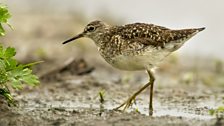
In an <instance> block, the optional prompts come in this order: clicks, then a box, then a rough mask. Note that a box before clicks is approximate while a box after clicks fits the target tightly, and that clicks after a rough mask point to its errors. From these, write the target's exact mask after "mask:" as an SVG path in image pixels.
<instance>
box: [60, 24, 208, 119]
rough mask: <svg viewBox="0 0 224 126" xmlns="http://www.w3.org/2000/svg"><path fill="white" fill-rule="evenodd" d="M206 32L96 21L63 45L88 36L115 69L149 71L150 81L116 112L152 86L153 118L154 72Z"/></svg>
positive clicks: (129, 104)
mask: <svg viewBox="0 0 224 126" xmlns="http://www.w3.org/2000/svg"><path fill="white" fill-rule="evenodd" d="M204 29H205V27H201V28H185V29H170V28H167V27H163V26H159V25H155V24H151V23H132V24H125V25H109V24H107V23H106V22H103V21H100V20H95V21H92V22H90V23H88V24H87V25H86V26H85V28H84V30H83V31H82V32H81V33H80V34H78V35H75V36H74V37H72V38H70V39H68V40H66V41H64V42H63V44H66V43H69V42H72V41H73V40H77V39H79V38H82V37H87V38H90V39H92V40H93V41H94V42H95V44H96V46H97V47H98V51H99V53H100V55H101V56H102V57H103V58H104V59H105V61H106V62H107V63H109V64H110V65H112V66H113V67H115V68H118V69H120V70H126V71H140V70H146V71H147V74H148V76H149V82H148V83H146V84H145V85H144V86H143V87H141V88H140V89H139V90H137V91H136V92H135V93H134V94H133V95H132V96H131V97H129V98H128V99H127V100H126V101H125V102H124V103H122V104H121V105H120V106H118V107H116V108H115V109H114V110H119V109H120V108H122V107H123V110H126V109H127V108H129V107H130V106H131V104H132V103H133V102H134V100H135V98H136V97H137V96H138V95H139V94H140V93H141V92H142V91H144V90H145V89H147V88H148V87H150V94H149V100H150V101H149V114H150V115H152V114H153V87H154V82H155V76H154V71H153V69H154V68H155V67H157V66H158V65H159V64H160V63H161V62H162V61H163V60H164V59H165V58H166V57H167V56H168V55H170V54H171V53H172V52H174V51H176V50H178V49H179V48H180V47H182V46H183V45H184V43H185V42H186V41H188V40H189V39H190V38H192V37H193V36H195V35H196V34H197V33H199V32H201V31H203V30H204Z"/></svg>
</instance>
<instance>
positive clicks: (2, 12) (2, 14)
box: [0, 4, 12, 36]
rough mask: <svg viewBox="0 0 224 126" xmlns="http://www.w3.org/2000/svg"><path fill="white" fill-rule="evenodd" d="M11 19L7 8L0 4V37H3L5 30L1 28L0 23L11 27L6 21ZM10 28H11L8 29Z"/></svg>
mask: <svg viewBox="0 0 224 126" xmlns="http://www.w3.org/2000/svg"><path fill="white" fill-rule="evenodd" d="M10 17H11V15H10V13H9V11H8V8H7V6H4V5H2V4H0V36H4V35H5V30H4V28H3V26H2V23H6V24H8V26H11V25H10V24H9V23H8V19H9V18H10ZM10 28H12V27H10Z"/></svg>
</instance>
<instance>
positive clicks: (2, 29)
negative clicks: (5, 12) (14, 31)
mask: <svg viewBox="0 0 224 126" xmlns="http://www.w3.org/2000/svg"><path fill="white" fill-rule="evenodd" d="M4 35H5V30H4V28H3V27H2V23H0V36H4Z"/></svg>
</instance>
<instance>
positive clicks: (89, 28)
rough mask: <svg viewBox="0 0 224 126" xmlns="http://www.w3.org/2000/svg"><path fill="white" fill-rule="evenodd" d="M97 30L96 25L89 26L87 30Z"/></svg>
mask: <svg viewBox="0 0 224 126" xmlns="http://www.w3.org/2000/svg"><path fill="white" fill-rule="evenodd" d="M94 30H95V27H94V26H89V27H88V28H87V31H89V32H92V31H94Z"/></svg>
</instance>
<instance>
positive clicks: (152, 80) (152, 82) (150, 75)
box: [115, 70, 155, 115]
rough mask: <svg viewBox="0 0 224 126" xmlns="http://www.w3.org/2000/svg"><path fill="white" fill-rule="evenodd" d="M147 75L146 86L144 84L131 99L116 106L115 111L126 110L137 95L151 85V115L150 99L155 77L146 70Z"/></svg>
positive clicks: (150, 108) (151, 94)
mask: <svg viewBox="0 0 224 126" xmlns="http://www.w3.org/2000/svg"><path fill="white" fill-rule="evenodd" d="M147 72H148V75H149V78H150V80H149V82H148V83H147V84H145V85H144V86H143V87H142V88H140V89H139V90H138V91H137V92H135V93H134V94H133V95H132V96H131V97H129V98H128V100H127V101H125V102H124V103H123V104H121V105H120V106H118V107H117V108H115V110H118V109H119V108H121V107H123V106H124V105H125V107H124V109H123V110H125V109H127V108H128V107H130V105H131V104H132V102H133V101H134V100H135V98H136V96H137V95H139V94H140V93H141V92H142V91H143V90H145V89H146V88H147V87H148V86H150V85H151V88H150V102H149V114H150V115H152V112H153V105H152V99H153V84H154V81H155V77H154V75H153V73H152V72H151V71H150V70H147Z"/></svg>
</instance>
